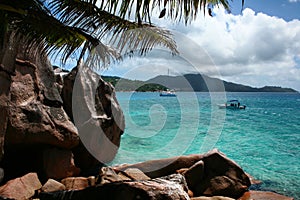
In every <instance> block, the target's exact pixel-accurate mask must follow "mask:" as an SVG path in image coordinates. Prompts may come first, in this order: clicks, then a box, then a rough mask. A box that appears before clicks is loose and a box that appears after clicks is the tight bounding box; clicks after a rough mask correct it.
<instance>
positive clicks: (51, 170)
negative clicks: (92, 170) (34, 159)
mask: <svg viewBox="0 0 300 200" xmlns="http://www.w3.org/2000/svg"><path fill="white" fill-rule="evenodd" d="M43 158H44V165H43V166H44V172H45V174H46V177H47V178H53V179H56V180H59V179H62V178H66V177H71V176H78V175H79V173H80V169H79V168H77V167H76V166H75V164H74V159H73V153H72V151H70V150H64V149H57V148H48V149H46V150H45V151H44V154H43Z"/></svg>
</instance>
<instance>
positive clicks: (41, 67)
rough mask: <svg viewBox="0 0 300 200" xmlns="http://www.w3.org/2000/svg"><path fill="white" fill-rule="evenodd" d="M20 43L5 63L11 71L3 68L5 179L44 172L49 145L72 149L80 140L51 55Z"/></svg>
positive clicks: (0, 103) (0, 109)
mask: <svg viewBox="0 0 300 200" xmlns="http://www.w3.org/2000/svg"><path fill="white" fill-rule="evenodd" d="M12 41H13V40H12ZM20 44H23V43H22V42H20V43H19V44H18V46H17V47H16V48H15V49H13V51H14V52H15V54H14V55H15V57H13V58H10V59H11V62H10V63H6V64H5V66H4V67H5V68H6V71H7V69H10V70H11V71H10V73H7V72H3V70H2V71H1V70H0V71H1V72H0V74H1V77H0V80H1V84H0V121H1V123H0V151H1V152H2V151H3V147H4V146H3V145H4V140H3V138H5V155H4V157H3V158H2V167H3V169H4V171H5V180H9V179H11V178H15V177H18V176H21V175H23V174H25V173H28V172H32V171H35V172H39V175H41V174H43V172H41V169H43V156H42V153H41V152H43V150H44V148H45V147H47V146H55V147H59V148H65V149H72V148H73V147H75V146H76V145H78V143H79V136H78V132H77V129H76V127H75V126H74V124H73V123H72V122H71V121H70V120H69V117H68V116H67V114H66V113H65V111H64V110H63V107H62V99H61V97H60V94H59V92H58V90H57V87H56V86H55V79H54V74H53V70H52V66H51V65H50V63H49V61H48V60H47V57H46V56H44V55H42V53H41V52H39V50H36V52H35V51H31V52H29V51H28V49H27V50H25V48H24V47H23V46H22V45H20ZM28 52H29V53H28ZM1 64H3V63H1ZM5 78H6V79H5ZM1 135H2V136H3V137H2V136H1ZM4 135H5V137H4ZM1 152H0V159H1V155H2V153H1ZM20 166H22V167H20Z"/></svg>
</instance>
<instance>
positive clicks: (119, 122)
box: [62, 67, 125, 171]
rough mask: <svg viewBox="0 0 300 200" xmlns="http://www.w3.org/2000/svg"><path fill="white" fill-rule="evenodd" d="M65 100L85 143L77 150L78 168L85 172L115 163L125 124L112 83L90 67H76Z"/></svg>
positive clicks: (67, 83)
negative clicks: (103, 164) (107, 163)
mask: <svg viewBox="0 0 300 200" xmlns="http://www.w3.org/2000/svg"><path fill="white" fill-rule="evenodd" d="M87 83H88V84H87ZM62 98H63V101H64V108H65V110H66V112H67V113H68V115H69V116H71V118H72V120H73V121H74V123H75V125H76V126H77V127H78V130H79V134H80V138H81V141H82V143H80V145H79V146H78V147H77V148H76V149H74V151H73V152H74V155H75V161H76V165H78V166H79V167H80V168H81V169H83V170H84V171H85V170H88V169H90V168H93V167H94V166H96V165H98V164H99V163H100V162H102V163H106V162H109V161H111V160H112V159H113V158H114V157H115V155H116V153H117V150H118V147H119V145H120V137H121V134H122V133H123V130H124V124H125V123H124V116H123V112H122V110H121V109H120V107H119V104H118V102H117V99H116V97H115V92H114V88H113V87H112V86H111V84H109V83H106V82H104V81H103V80H102V79H101V78H100V76H99V75H97V74H96V73H94V72H92V71H91V70H90V69H88V68H87V67H80V70H79V68H78V67H76V68H74V69H73V70H72V71H71V72H70V73H69V74H68V75H67V76H65V78H64V87H63V90H62ZM77 105H80V106H77ZM75 106H76V107H75ZM86 148H87V149H88V151H87V150H86Z"/></svg>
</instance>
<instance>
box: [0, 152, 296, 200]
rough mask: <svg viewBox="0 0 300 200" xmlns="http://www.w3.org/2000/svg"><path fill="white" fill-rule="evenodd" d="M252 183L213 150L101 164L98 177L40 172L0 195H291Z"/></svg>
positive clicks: (72, 198)
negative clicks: (46, 176)
mask: <svg viewBox="0 0 300 200" xmlns="http://www.w3.org/2000/svg"><path fill="white" fill-rule="evenodd" d="M160 166H165V167H162V168H161V167H160ZM153 168H155V170H154V171H153V170H152V169H153ZM142 170H146V172H145V173H144V172H143V171H142ZM251 184H257V182H255V181H252V177H250V176H249V175H248V174H246V173H245V172H244V171H243V170H242V169H241V168H240V167H239V166H238V165H237V164H236V163H235V162H234V161H232V160H230V159H229V158H227V157H226V156H225V155H224V154H223V153H221V152H219V151H218V150H217V149H214V150H212V151H210V152H208V153H206V154H196V155H188V156H179V157H173V158H168V159H160V160H151V161H146V162H142V163H137V164H130V165H129V164H126V165H120V166H113V167H101V168H99V172H98V174H97V175H95V176H89V177H67V178H64V179H62V180H60V181H59V180H54V179H48V180H47V181H46V182H45V183H44V184H43V185H42V183H41V181H40V180H39V178H38V175H37V174H36V173H29V174H26V175H24V176H23V177H20V178H16V179H13V180H10V181H9V182H7V183H6V184H5V185H3V186H1V187H0V199H1V198H2V199H41V200H55V199H58V200H67V199H68V200H79V199H99V198H100V199H110V200H121V199H122V200H134V199H143V200H144V199H145V200H147V199H149V200H160V199H169V200H173V199H176V200H190V199H191V200H233V199H238V200H251V199H256V200H268V199H272V200H277V199H278V200H292V199H293V198H289V197H285V196H282V195H280V194H276V193H273V192H265V191H251V190H249V187H250V185H251Z"/></svg>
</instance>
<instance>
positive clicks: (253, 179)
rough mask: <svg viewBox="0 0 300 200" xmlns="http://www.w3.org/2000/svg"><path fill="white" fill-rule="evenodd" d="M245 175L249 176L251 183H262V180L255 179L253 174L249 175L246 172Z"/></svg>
mask: <svg viewBox="0 0 300 200" xmlns="http://www.w3.org/2000/svg"><path fill="white" fill-rule="evenodd" d="M246 174H247V176H248V177H249V180H250V182H251V185H260V184H262V181H261V180H257V179H255V178H254V177H253V176H251V175H250V174H248V173H246Z"/></svg>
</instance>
